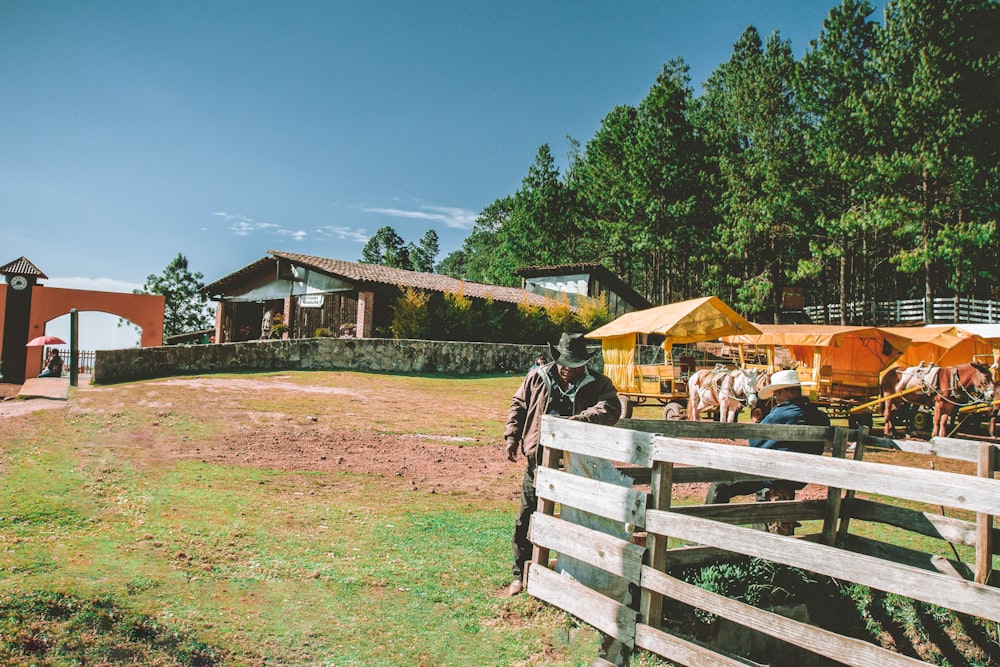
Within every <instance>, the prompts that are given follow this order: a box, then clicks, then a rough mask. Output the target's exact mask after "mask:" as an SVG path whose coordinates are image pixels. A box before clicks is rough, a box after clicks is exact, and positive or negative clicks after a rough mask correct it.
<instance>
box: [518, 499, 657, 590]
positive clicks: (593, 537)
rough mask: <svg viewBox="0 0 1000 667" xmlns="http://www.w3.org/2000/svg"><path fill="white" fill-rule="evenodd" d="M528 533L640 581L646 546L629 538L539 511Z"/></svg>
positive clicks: (549, 545) (551, 546)
mask: <svg viewBox="0 0 1000 667" xmlns="http://www.w3.org/2000/svg"><path fill="white" fill-rule="evenodd" d="M528 537H529V539H530V540H531V541H532V542H533V543H534V544H537V545H540V546H543V547H545V548H547V549H551V550H555V551H557V552H559V553H560V554H565V555H567V556H570V557H572V558H576V559H577V560H581V561H583V562H585V563H587V564H589V565H593V566H594V567H597V568H600V569H602V570H604V571H605V572H610V573H611V574H615V575H618V576H619V577H623V578H625V579H627V580H628V581H630V582H632V583H637V582H638V581H639V572H640V570H641V569H642V556H643V554H644V553H645V551H646V550H645V549H643V548H642V547H640V546H639V545H637V544H633V543H632V542H630V541H628V540H623V539H621V538H618V537H614V536H613V535H608V534H607V533H602V532H600V531H598V530H593V529H592V528H585V527H584V526H578V525H576V524H574V523H570V522H569V521H563V520H562V519H557V518H555V517H551V516H548V515H545V514H539V513H537V512H536V513H535V514H533V515H532V516H531V525H530V526H529V528H528Z"/></svg>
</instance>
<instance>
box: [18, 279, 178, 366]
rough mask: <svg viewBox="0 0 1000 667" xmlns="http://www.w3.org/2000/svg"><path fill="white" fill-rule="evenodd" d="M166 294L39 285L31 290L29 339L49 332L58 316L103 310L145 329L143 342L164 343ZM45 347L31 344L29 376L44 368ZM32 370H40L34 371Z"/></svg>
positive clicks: (27, 361)
mask: <svg viewBox="0 0 1000 667" xmlns="http://www.w3.org/2000/svg"><path fill="white" fill-rule="evenodd" d="M165 304H166V297H164V296H162V295H160V294H125V293H120V292H96V291H91V290H77V289H64V288H61V287H44V286H42V285H35V286H34V287H32V293H31V312H30V315H29V317H28V340H31V339H32V338H35V337H37V336H42V335H44V334H45V325H46V324H48V322H49V321H51V320H54V319H55V318H57V317H61V316H63V315H68V314H69V313H70V311H71V310H72V309H74V308H75V309H76V310H77V312H82V311H100V312H104V313H109V314H111V315H117V316H119V317H123V318H125V319H127V320H129V321H131V322H133V323H135V324H136V325H137V326H138V327H140V328H141V329H142V337H141V339H140V345H141V346H142V347H159V346H160V345H163V312H164V307H165ZM41 363H42V349H41V348H40V347H30V348H28V352H27V359H26V360H25V366H24V368H25V377H33V376H34V375H36V374H37V369H38V368H40V367H41ZM30 369H36V370H35V371H34V372H33V371H32V370H30Z"/></svg>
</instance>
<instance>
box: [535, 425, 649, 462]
mask: <svg viewBox="0 0 1000 667" xmlns="http://www.w3.org/2000/svg"><path fill="white" fill-rule="evenodd" d="M651 440H652V436H651V434H649V433H644V432H641V431H629V430H626V429H623V428H618V427H617V426H601V425H600V424H588V423H587V422H581V421H573V420H570V419H566V418H564V417H555V416H552V415H545V416H543V417H542V433H541V443H542V445H544V446H545V447H552V448H553V449H560V450H565V451H568V452H577V453H579V454H586V455H587V456H594V457H597V458H601V459H608V460H610V461H617V462H619V463H629V464H632V465H637V466H644V467H647V468H648V467H649V466H650V465H652V461H651V460H650V458H649V452H650V450H651V444H650V443H651Z"/></svg>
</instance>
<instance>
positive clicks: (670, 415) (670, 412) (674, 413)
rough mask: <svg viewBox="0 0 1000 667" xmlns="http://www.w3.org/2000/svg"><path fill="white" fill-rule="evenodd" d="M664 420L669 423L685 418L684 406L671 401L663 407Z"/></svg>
mask: <svg viewBox="0 0 1000 667" xmlns="http://www.w3.org/2000/svg"><path fill="white" fill-rule="evenodd" d="M663 418H664V419H666V420H668V421H675V420H678V419H683V418H684V406H683V405H681V404H680V403H675V402H673V401H671V402H670V403H667V404H666V405H664V406H663Z"/></svg>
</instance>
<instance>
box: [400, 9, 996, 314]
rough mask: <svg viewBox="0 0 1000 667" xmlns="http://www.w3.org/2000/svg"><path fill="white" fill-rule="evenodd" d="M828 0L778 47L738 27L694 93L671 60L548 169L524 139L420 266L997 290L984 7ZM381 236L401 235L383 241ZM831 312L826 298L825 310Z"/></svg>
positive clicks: (730, 286)
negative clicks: (511, 167) (505, 170)
mask: <svg viewBox="0 0 1000 667" xmlns="http://www.w3.org/2000/svg"><path fill="white" fill-rule="evenodd" d="M873 13H874V8H873V7H872V5H871V4H870V3H869V2H867V1H866V0H843V2H842V3H841V4H840V5H837V6H835V7H833V8H832V9H831V11H830V13H829V15H828V17H827V18H826V19H825V20H824V22H823V26H822V29H821V31H820V33H819V36H818V37H817V38H816V39H815V40H812V41H811V42H810V44H809V48H808V49H807V51H806V53H805V55H804V56H803V57H802V58H801V59H800V60H796V59H795V58H794V57H793V54H792V49H791V45H790V42H789V41H788V40H784V39H782V38H781V37H780V35H779V34H778V33H777V32H775V33H772V34H771V35H769V36H768V37H766V38H764V39H762V38H761V36H760V34H759V33H758V31H757V29H756V28H754V27H753V26H751V27H748V28H747V29H746V30H745V31H744V32H743V34H742V35H740V36H739V39H738V40H737V41H736V43H735V45H734V47H733V52H732V55H731V57H730V58H729V60H728V61H726V62H724V63H722V64H721V65H720V66H719V67H718V68H717V69H716V70H715V71H714V72H713V73H712V74H711V75H710V76H709V77H708V79H707V80H706V81H705V83H704V84H703V91H702V92H701V93H700V94H699V95H695V92H694V88H693V87H692V85H691V80H690V76H689V73H688V72H689V69H688V67H687V65H686V64H685V63H684V61H683V60H682V59H675V60H671V61H670V62H668V63H667V64H666V65H664V66H663V68H662V71H661V72H660V73H659V75H658V76H657V77H656V80H655V82H654V83H653V85H652V87H651V88H650V90H649V92H648V94H647V95H646V96H645V98H644V99H643V100H642V101H641V102H640V103H639V104H638V105H636V106H631V105H626V104H623V105H619V106H616V107H615V108H614V109H612V110H611V111H610V112H609V113H608V114H607V115H606V116H605V117H604V118H603V120H602V122H601V125H600V127H599V129H598V130H597V132H596V133H595V134H594V136H593V137H591V138H590V139H589V141H587V142H586V143H585V144H583V145H581V143H580V142H579V141H577V140H575V139H573V138H571V137H568V138H567V139H568V145H569V151H568V156H567V160H566V164H567V166H566V168H565V169H564V171H562V172H560V170H559V169H558V168H557V166H556V163H555V158H554V157H553V155H552V151H551V149H550V147H549V146H548V145H543V146H541V147H540V148H539V149H538V152H537V155H536V156H535V160H534V163H533V164H532V165H531V166H530V167H529V169H528V173H527V175H526V176H525V177H524V179H523V180H522V183H521V188H520V189H519V190H517V191H516V192H514V193H513V194H510V195H507V196H504V197H502V198H500V199H497V200H496V201H494V202H493V203H492V204H490V205H489V206H487V207H486V208H485V209H484V210H483V211H482V213H481V214H480V215H479V216H478V218H477V220H476V223H475V226H474V228H473V230H472V232H471V234H470V235H469V236H468V237H467V238H466V239H465V240H464V242H463V245H462V247H461V249H460V250H458V251H455V252H453V253H451V254H449V255H448V256H447V257H445V258H444V259H443V260H442V261H441V262H440V263H439V264H437V266H436V267H434V268H435V269H436V270H437V271H438V272H439V273H443V274H447V275H450V276H453V277H456V278H461V279H467V280H472V281H476V282H485V283H494V284H500V285H511V286H516V285H519V284H520V277H519V276H518V274H517V270H518V269H519V268H520V267H523V266H530V265H558V264H569V263H581V262H600V263H602V264H604V265H605V266H607V267H608V268H609V269H611V270H612V271H614V272H616V273H617V274H619V275H620V276H622V278H623V279H624V280H625V281H626V282H627V283H629V284H630V285H631V286H632V287H633V288H634V289H636V290H637V291H638V292H640V293H641V294H643V295H644V296H646V297H647V298H648V299H649V300H650V301H652V302H653V303H669V302H673V301H678V300H683V299H688V298H694V297H698V296H703V295H707V294H715V295H718V296H720V297H721V298H722V299H723V300H725V301H727V302H728V303H730V304H732V305H734V307H736V308H737V309H738V310H740V311H741V312H744V313H748V314H753V315H756V316H758V317H761V316H763V318H766V317H767V316H769V315H771V314H774V316H775V317H776V316H777V311H778V309H779V307H780V301H781V295H782V290H783V288H785V287H786V286H793V285H794V286H798V287H799V288H800V289H801V290H802V291H803V292H804V293H805V295H806V296H807V298H808V299H809V300H810V301H811V302H813V303H837V302H840V304H841V305H842V306H844V305H846V304H847V303H848V302H855V301H863V302H871V301H882V300H892V299H904V298H925V299H927V300H929V299H931V298H933V297H935V296H945V295H952V294H959V295H963V296H972V297H976V298H1000V293H998V287H997V275H998V271H1000V262H998V260H1000V246H998V240H997V212H998V187H997V186H998V176H1000V173H998V164H1000V163H998V147H1000V141H998V138H1000V117H998V108H1000V104H998V101H1000V76H998V73H1000V52H998V47H1000V40H997V38H996V36H997V35H998V34H1000V4H998V3H997V2H996V1H995V0H890V2H889V3H888V4H887V6H886V9H885V14H884V17H883V20H882V21H881V22H878V21H876V20H875V19H874V18H873ZM397 245H402V244H401V243H399V244H397ZM841 312H846V308H843V307H842V308H841Z"/></svg>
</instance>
